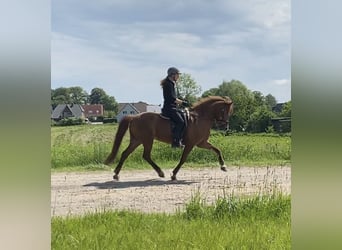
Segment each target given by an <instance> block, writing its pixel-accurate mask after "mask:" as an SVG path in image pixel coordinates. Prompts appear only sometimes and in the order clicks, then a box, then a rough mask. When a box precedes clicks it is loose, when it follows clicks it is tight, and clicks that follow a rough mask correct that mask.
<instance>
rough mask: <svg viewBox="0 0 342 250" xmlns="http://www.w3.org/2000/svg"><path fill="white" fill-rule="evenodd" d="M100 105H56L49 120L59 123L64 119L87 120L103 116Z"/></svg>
mask: <svg viewBox="0 0 342 250" xmlns="http://www.w3.org/2000/svg"><path fill="white" fill-rule="evenodd" d="M103 113H104V109H103V105H102V104H92V105H81V104H58V105H57V107H56V108H55V109H54V110H53V111H52V113H51V119H53V120H55V121H59V120H61V119H64V118H71V117H73V118H82V119H85V118H89V117H98V116H103Z"/></svg>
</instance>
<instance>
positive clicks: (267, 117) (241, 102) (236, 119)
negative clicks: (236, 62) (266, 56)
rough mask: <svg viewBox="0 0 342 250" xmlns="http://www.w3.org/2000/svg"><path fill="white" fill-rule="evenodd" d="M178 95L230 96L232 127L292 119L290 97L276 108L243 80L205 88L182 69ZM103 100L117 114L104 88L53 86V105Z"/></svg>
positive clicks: (258, 128)
mask: <svg viewBox="0 0 342 250" xmlns="http://www.w3.org/2000/svg"><path fill="white" fill-rule="evenodd" d="M177 92H178V96H179V97H180V98H182V99H185V100H187V101H188V102H189V103H190V104H193V103H194V102H196V101H197V100H198V99H200V98H203V97H207V96H210V95H218V96H229V97H230V98H231V99H232V100H233V102H234V112H233V115H232V117H231V118H230V129H231V130H232V131H237V132H240V131H244V132H254V133H257V132H272V130H273V129H274V127H273V123H272V121H274V119H277V118H278V119H281V118H287V120H290V119H291V101H288V102H287V103H285V104H284V105H283V106H282V110H280V111H279V110H274V107H275V106H276V104H277V100H276V98H275V97H274V96H272V95H271V94H267V95H266V96H265V95H263V94H262V93H261V92H259V91H251V90H249V89H248V88H247V87H246V86H245V85H244V84H243V83H242V82H241V81H238V80H231V81H229V82H227V81H223V82H222V84H220V85H218V86H217V87H215V88H211V89H209V90H206V91H204V92H203V93H202V94H201V95H200V93H201V87H200V86H199V85H198V84H197V83H196V81H195V80H194V79H193V78H192V77H191V75H190V74H186V73H183V74H182V75H181V76H180V79H179V84H178V86H177ZM66 103H74V104H102V105H103V106H104V110H105V116H106V117H115V116H116V114H117V112H118V103H117V102H116V100H115V97H114V96H110V95H108V94H107V93H106V92H105V91H104V90H103V89H101V88H93V89H92V90H91V92H90V94H88V93H87V92H86V91H85V90H84V89H83V88H82V87H79V86H77V87H70V88H65V87H60V88H57V89H52V90H51V105H52V107H53V108H54V107H56V106H57V105H58V104H66ZM290 131H291V124H290V122H287V123H286V124H285V123H284V124H282V132H290Z"/></svg>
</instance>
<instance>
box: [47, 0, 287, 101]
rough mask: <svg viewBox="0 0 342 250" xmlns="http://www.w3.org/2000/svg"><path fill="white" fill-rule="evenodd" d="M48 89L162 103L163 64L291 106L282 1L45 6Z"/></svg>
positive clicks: (125, 0) (201, 81)
mask: <svg viewBox="0 0 342 250" xmlns="http://www.w3.org/2000/svg"><path fill="white" fill-rule="evenodd" d="M51 7H52V14H51V26H52V28H51V30H52V35H51V39H52V40H51V88H53V89H55V88H58V87H71V86H81V87H82V88H84V89H85V90H86V91H87V92H88V93H89V92H90V91H91V89H93V88H95V87H99V88H102V89H104V90H105V91H106V93H107V94H108V95H111V96H114V97H115V99H116V101H117V102H137V101H145V102H147V103H150V104H161V103H162V101H163V99H162V91H161V88H160V85H159V82H160V80H161V79H162V78H164V77H165V75H166V70H167V68H168V67H170V66H175V67H177V68H179V69H180V70H181V71H182V72H185V73H188V74H190V75H191V76H192V78H193V79H194V80H195V81H196V83H197V84H198V85H199V86H201V88H202V92H203V91H205V90H208V89H210V88H214V87H218V86H219V85H220V84H221V83H222V82H223V81H230V80H232V79H236V80H240V81H241V82H243V83H244V84H245V85H246V86H247V88H249V89H250V90H252V91H260V92H261V93H263V94H264V95H267V94H272V95H273V96H274V97H275V98H276V99H277V101H278V102H286V101H289V100H291V6H290V1H289V0H244V1H232V0H212V1H205V0H186V1H185V0H173V1H165V0H159V1H155V0H145V1H138V0H120V1H118V0H98V1H89V0H52V2H51Z"/></svg>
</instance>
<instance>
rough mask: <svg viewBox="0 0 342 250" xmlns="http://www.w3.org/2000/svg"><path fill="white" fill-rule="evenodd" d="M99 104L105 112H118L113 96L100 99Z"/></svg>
mask: <svg viewBox="0 0 342 250" xmlns="http://www.w3.org/2000/svg"><path fill="white" fill-rule="evenodd" d="M101 103H102V104H103V108H104V109H105V110H107V111H114V112H115V113H117V112H118V108H119V105H118V103H117V102H116V100H115V98H114V96H109V95H105V96H102V98H101Z"/></svg>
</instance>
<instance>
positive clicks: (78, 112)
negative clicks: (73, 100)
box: [51, 104, 84, 119]
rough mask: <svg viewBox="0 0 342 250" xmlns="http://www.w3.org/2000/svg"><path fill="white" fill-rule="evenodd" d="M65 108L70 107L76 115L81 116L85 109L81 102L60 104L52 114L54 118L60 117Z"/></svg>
mask: <svg viewBox="0 0 342 250" xmlns="http://www.w3.org/2000/svg"><path fill="white" fill-rule="evenodd" d="M65 109H69V110H70V112H71V113H72V114H73V115H74V116H75V117H81V116H82V114H83V112H84V109H83V108H82V106H81V105H80V104H58V105H57V107H56V108H55V109H54V110H53V112H52V114H51V118H52V119H58V118H60V117H61V114H62V113H63V112H64V110H65Z"/></svg>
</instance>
